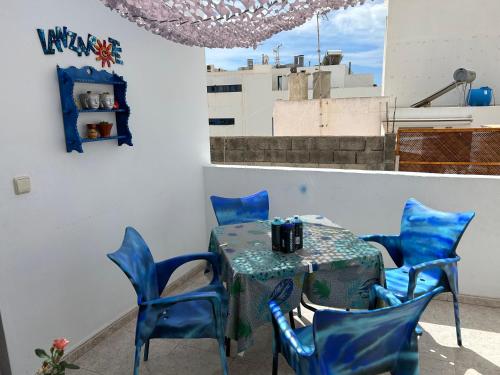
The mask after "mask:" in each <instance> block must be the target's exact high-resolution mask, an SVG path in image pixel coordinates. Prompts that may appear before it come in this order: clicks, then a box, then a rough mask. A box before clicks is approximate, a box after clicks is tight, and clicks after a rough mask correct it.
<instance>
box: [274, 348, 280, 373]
mask: <svg viewBox="0 0 500 375" xmlns="http://www.w3.org/2000/svg"><path fill="white" fill-rule="evenodd" d="M278 355H279V353H278V351H277V350H273V375H278Z"/></svg>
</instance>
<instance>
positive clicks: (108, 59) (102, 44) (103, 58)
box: [94, 40, 115, 68]
mask: <svg viewBox="0 0 500 375" xmlns="http://www.w3.org/2000/svg"><path fill="white" fill-rule="evenodd" d="M94 48H95V54H96V55H97V57H96V58H95V59H96V60H97V61H100V62H101V66H102V67H103V68H104V66H105V65H106V64H107V65H108V68H110V67H111V63H113V64H114V63H115V59H114V58H113V53H112V45H111V44H107V43H106V41H105V40H103V41H100V40H97V43H96V45H95V46H94Z"/></svg>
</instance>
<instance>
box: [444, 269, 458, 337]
mask: <svg viewBox="0 0 500 375" xmlns="http://www.w3.org/2000/svg"><path fill="white" fill-rule="evenodd" d="M444 272H445V273H446V277H447V278H448V285H449V286H450V291H451V294H453V309H454V312H455V329H456V331H457V344H458V346H462V332H461V330H460V309H459V303H458V269H457V266H456V265H449V266H447V267H445V268H444Z"/></svg>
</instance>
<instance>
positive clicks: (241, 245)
mask: <svg viewBox="0 0 500 375" xmlns="http://www.w3.org/2000/svg"><path fill="white" fill-rule="evenodd" d="M300 219H301V220H302V222H303V248H302V249H301V250H297V251H295V252H293V253H282V252H279V251H273V250H272V239H271V221H269V220H259V221H253V222H246V223H241V224H231V225H222V226H217V227H215V228H214V229H213V230H212V233H211V236H210V246H209V247H210V248H209V250H210V251H213V252H216V253H218V254H220V255H221V263H222V271H221V275H222V279H223V281H224V283H225V284H226V287H227V290H228V293H229V315H228V320H227V326H226V336H228V337H229V338H231V339H232V340H236V341H237V343H238V344H237V349H238V352H243V351H245V350H247V349H248V348H249V347H250V346H251V345H252V344H253V342H254V333H255V332H256V330H257V329H258V328H259V327H261V326H262V325H264V324H267V323H269V322H271V314H270V312H269V308H268V302H269V300H271V299H273V300H275V301H277V302H278V303H279V304H280V307H281V309H282V311H284V312H289V311H291V310H293V309H294V308H297V307H298V306H299V304H300V302H301V297H302V294H304V295H305V296H306V297H307V299H308V300H309V301H310V302H312V303H313V304H318V305H322V306H326V307H331V308H343V309H367V308H368V307H369V292H370V289H371V286H372V285H373V284H375V283H377V284H381V285H384V263H383V258H382V254H381V252H380V250H379V249H377V248H376V247H374V246H373V245H371V244H370V243H368V242H366V241H363V240H361V239H359V238H358V237H357V236H356V235H355V234H353V233H352V232H351V231H349V230H347V229H345V228H342V227H341V226H339V225H337V224H335V223H334V222H332V221H331V220H329V219H328V218H326V217H324V216H320V215H302V216H300Z"/></svg>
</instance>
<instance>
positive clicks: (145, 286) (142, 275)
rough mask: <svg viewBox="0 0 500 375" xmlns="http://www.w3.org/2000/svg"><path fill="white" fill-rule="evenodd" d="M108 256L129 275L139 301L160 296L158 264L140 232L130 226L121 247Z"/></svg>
mask: <svg viewBox="0 0 500 375" xmlns="http://www.w3.org/2000/svg"><path fill="white" fill-rule="evenodd" d="M108 257H109V258H110V259H111V260H112V261H113V262H115V263H116V264H117V265H118V267H120V268H121V270H122V271H123V272H124V273H125V274H126V275H127V277H128V278H129V280H130V282H131V283H132V285H133V286H134V289H135V291H136V293H137V303H138V304H141V303H143V302H146V301H150V300H153V299H155V298H158V297H159V293H158V279H157V274H156V265H155V262H154V259H153V256H152V255H151V252H150V250H149V247H148V245H147V244H146V242H145V241H144V240H143V238H142V237H141V235H140V234H139V232H137V231H136V230H135V229H134V228H131V227H128V228H127V229H126V231H125V237H124V239H123V243H122V246H121V247H120V249H118V250H117V251H115V252H114V253H112V254H108Z"/></svg>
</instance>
